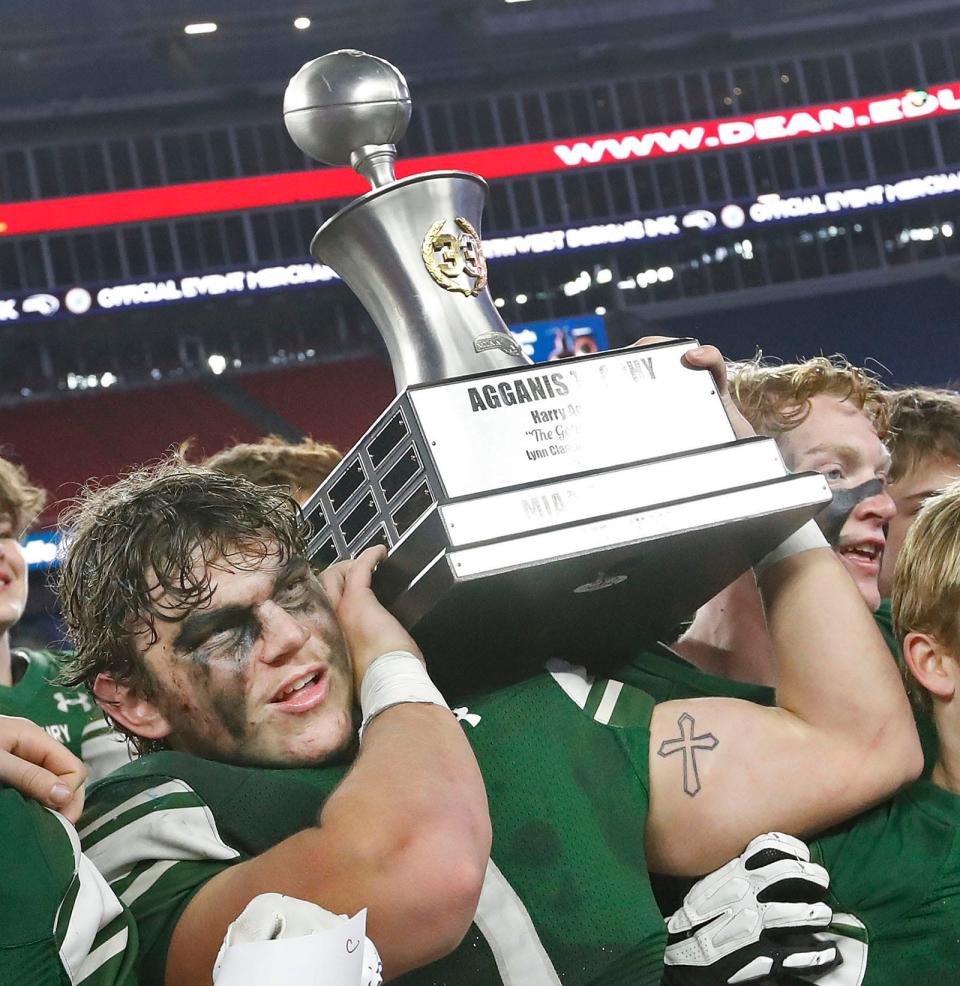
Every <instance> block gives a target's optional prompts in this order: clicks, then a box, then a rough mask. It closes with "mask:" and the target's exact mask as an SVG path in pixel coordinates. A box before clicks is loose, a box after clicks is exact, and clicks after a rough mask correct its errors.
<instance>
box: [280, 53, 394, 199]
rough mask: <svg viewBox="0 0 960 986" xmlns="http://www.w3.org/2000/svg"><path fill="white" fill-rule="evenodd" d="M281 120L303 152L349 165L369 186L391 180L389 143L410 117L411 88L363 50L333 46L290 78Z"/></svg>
mask: <svg viewBox="0 0 960 986" xmlns="http://www.w3.org/2000/svg"><path fill="white" fill-rule="evenodd" d="M283 119H284V123H285V124H286V127H287V132H288V133H289V134H290V137H291V138H292V139H293V142H294V143H295V144H296V145H297V147H299V148H300V150H302V151H303V152H304V153H305V154H308V155H310V157H312V158H314V159H316V160H317V161H322V162H323V163H324V164H331V165H336V166H343V165H348V164H349V165H352V166H353V167H354V168H355V169H356V170H357V171H359V172H360V173H361V174H362V175H364V176H365V177H366V178H367V179H368V180H369V181H370V182H371V184H372V185H373V186H374V187H378V186H380V185H384V184H388V183H389V182H391V181H393V180H394V178H393V160H394V158H395V157H396V148H395V147H394V145H395V144H396V142H397V141H398V140H400V139H401V138H402V137H403V135H404V134H405V133H406V130H407V124H408V123H409V122H410V90H409V89H408V88H407V82H406V80H405V79H404V77H403V75H401V73H400V71H399V70H398V69H397V68H395V67H394V66H393V65H391V64H390V63H389V62H388V61H385V60H384V59H382V58H377V57H376V56H375V55H368V54H366V53H365V52H362V51H354V50H352V49H343V50H341V51H332V52H330V53H329V54H327V55H321V56H320V57H319V58H314V59H313V61H310V62H307V63H306V65H304V66H303V67H302V68H301V69H300V71H299V72H297V74H296V75H294V77H293V78H292V79H291V80H290V83H289V85H288V86H287V90H286V92H285V93H284V97H283Z"/></svg>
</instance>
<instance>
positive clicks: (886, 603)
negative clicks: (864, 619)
mask: <svg viewBox="0 0 960 986" xmlns="http://www.w3.org/2000/svg"><path fill="white" fill-rule="evenodd" d="M873 619H874V621H875V622H876V624H877V628H878V629H879V630H880V632H881V633H882V634H883V639H884V640H885V641H886V642H887V647H889V648H890V653H891V654H893V656H894V657H895V658H896V659H897V662H898V663H899V662H900V660H901V655H900V641H899V640H897V635H896V633H894V631H893V611H892V610H891V608H890V600H889V599H881V600H880V605H879V607H878V608H877V609H876V610H875V611H874V614H873Z"/></svg>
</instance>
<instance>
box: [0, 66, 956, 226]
mask: <svg viewBox="0 0 960 986" xmlns="http://www.w3.org/2000/svg"><path fill="white" fill-rule="evenodd" d="M958 112H960V82H950V83H944V84H941V85H938V86H935V87H934V88H933V89H931V90H930V91H926V90H908V91H907V92H906V93H903V92H901V93H894V94H890V95H885V96H875V97H872V98H870V99H855V100H848V101H847V102H842V103H822V104H820V105H816V106H805V107H800V108H797V109H792V110H784V111H782V112H774V113H755V114H751V115H749V116H739V117H729V118H725V119H716V120H702V121H699V122H697V123H688V124H683V125H682V126H680V125H678V126H667V127H651V128H647V129H644V130H631V131H624V132H621V133H614V134H600V135H597V136H592V137H585V138H576V139H574V140H572V141H566V142H562V143H561V142H556V141H544V142H541V143H535V144H522V145H517V146H512V147H497V148H488V149H486V150H479V151H461V152H457V153H456V154H445V155H438V156H433V157H421V158H409V159H407V160H405V161H401V162H399V163H398V165H397V177H398V178H405V177H407V176H409V175H414V174H422V173H423V172H427V171H443V170H446V169H455V170H466V171H472V172H475V173H477V174H479V175H482V176H483V177H484V178H487V179H495V178H510V177H517V176H520V175H529V174H539V173H545V172H551V171H569V170H572V169H575V168H589V167H597V166H600V165H608V164H624V163H628V162H634V161H643V160H648V159H655V158H666V157H678V156H681V155H685V154H695V153H697V152H700V151H711V150H723V149H726V148H731V147H748V146H750V145H753V144H767V143H777V142H781V141H787V140H797V139H807V138H810V137H814V136H819V135H820V134H830V133H851V132H854V131H858V130H870V129H873V128H874V127H881V126H889V125H891V124H897V123H905V122H910V121H913V120H920V119H927V118H935V117H942V116H949V115H953V114H956V113H958ZM365 191H366V186H365V184H364V181H363V179H362V178H360V177H359V176H358V175H357V174H356V173H355V172H354V171H353V170H352V169H350V168H322V169H316V170H312V171H292V172H284V173H283V174H278V175H260V176H257V177H253V178H230V179H225V180H220V181H205V182H192V183H188V184H182V185H167V186H160V187H156V188H143V189H131V190H129V191H121V192H104V193H99V194H95V195H78V196H73V197H64V198H55V199H40V200H36V201H32V202H9V203H6V204H0V236H23V235H26V234H32V233H33V234H35V233H51V232H57V231H61V230H68V229H84V228H89V227H94V226H117V225H121V224H123V223H134V222H148V221H150V220H156V219H172V218H175V217H178V216H197V215H207V214H210V213H219V212H238V211H241V210H245V209H264V208H270V207H274V206H283V205H296V204H301V203H308V202H319V201H323V200H330V199H342V198H346V197H348V196H354V195H362V194H363V193H364V192H365Z"/></svg>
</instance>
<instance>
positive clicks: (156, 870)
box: [120, 859, 179, 907]
mask: <svg viewBox="0 0 960 986" xmlns="http://www.w3.org/2000/svg"><path fill="white" fill-rule="evenodd" d="M178 862H179V860H176V859H163V860H161V861H160V862H159V863H154V864H153V866H149V867H147V869H145V870H144V871H143V872H142V873H141V874H140V875H139V876H138V877H137V878H136V880H134V881H133V883H131V884H130V886H129V887H127V889H126V890H124V892H123V893H122V894H120V899H121V900H122V901H123V902H124V904H126V905H127V907H129V906H130V905H131V904H132V903H133V902H134V901H135V900H136V899H137V898H138V897H140V896H141V895H142V894H145V893H146V892H147V891H148V890H149V889H150V888H151V887H152V886H153V885H154V884H155V883H156V882H157V880H159V879H160V877H162V876H163V874H164V873H166V872H167V870H169V869H170V867H171V866H176V865H177V863H178Z"/></svg>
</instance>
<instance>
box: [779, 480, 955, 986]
mask: <svg viewBox="0 0 960 986" xmlns="http://www.w3.org/2000/svg"><path fill="white" fill-rule="evenodd" d="M958 601H960V483H958V484H954V485H953V486H951V487H948V488H947V490H946V491H945V492H943V493H941V494H940V495H934V496H932V497H928V498H927V500H926V505H925V506H923V507H922V509H921V510H920V512H919V514H918V515H917V516H916V521H915V523H913V524H912V526H911V527H910V530H909V531H908V532H907V535H906V537H905V539H904V542H903V545H902V550H901V552H900V556H899V558H898V561H897V566H896V569H895V580H894V585H893V612H894V618H895V623H896V626H897V630H898V635H899V638H900V639H901V640H902V645H903V655H904V660H905V661H906V664H907V666H908V669H909V678H908V688H909V690H910V691H911V693H912V695H913V697H914V699H915V700H916V701H917V702H918V703H919V704H920V705H921V706H922V707H923V708H924V709H925V710H927V711H928V712H929V713H930V714H931V716H932V718H933V721H934V723H935V724H936V729H937V736H938V739H939V748H938V754H937V760H936V763H935V765H934V768H933V772H932V775H931V777H930V779H929V780H926V779H924V780H920V781H917V782H916V783H914V784H912V785H910V786H909V787H907V788H906V789H905V790H903V791H902V792H901V793H900V794H898V795H897V796H896V797H895V798H893V800H891V801H889V802H887V803H885V804H883V805H880V806H879V807H877V808H874V809H873V810H872V811H869V812H867V813H865V814H864V815H861V816H859V817H858V818H856V819H853V820H852V821H850V822H847V823H845V824H844V825H841V826H838V827H837V828H835V829H833V830H832V831H830V832H828V833H826V834H824V835H823V836H821V837H820V838H819V839H817V840H816V841H815V842H814V843H812V844H811V857H812V859H814V860H815V861H817V862H819V863H822V864H823V866H825V867H826V869H827V870H828V872H829V874H830V894H829V898H828V899H829V900H830V902H831V904H832V905H833V909H834V921H833V924H832V926H831V929H830V935H831V936H832V937H833V938H834V939H835V940H836V941H837V942H838V944H839V948H840V951H841V955H842V957H843V964H842V965H841V966H840V967H839V968H837V969H836V970H834V971H832V972H828V973H826V974H825V975H823V976H821V977H818V978H817V980H816V981H817V982H818V983H819V984H820V986H901V984H903V983H906V982H912V981H923V980H926V981H928V982H932V983H946V982H951V983H952V982H954V981H955V980H956V978H957V972H958V970H960V934H958V931H957V929H958V928H960V610H958ZM795 981H796V980H794V979H789V980H785V982H791V983H793V982H795Z"/></svg>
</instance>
